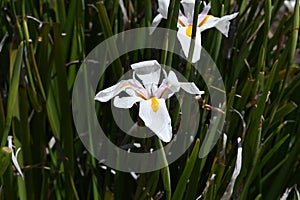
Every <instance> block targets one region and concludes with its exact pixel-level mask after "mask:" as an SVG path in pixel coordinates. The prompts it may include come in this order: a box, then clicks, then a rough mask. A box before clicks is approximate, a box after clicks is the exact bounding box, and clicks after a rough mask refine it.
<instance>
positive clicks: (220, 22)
mask: <svg viewBox="0 0 300 200" xmlns="http://www.w3.org/2000/svg"><path fill="white" fill-rule="evenodd" d="M237 15H238V13H234V14H231V15H225V16H223V17H221V18H219V17H214V16H211V15H208V16H207V20H206V21H205V23H203V24H201V26H200V27H199V30H200V32H202V31H204V30H206V29H209V28H212V27H216V28H217V29H218V30H219V31H220V32H221V33H222V34H223V35H225V36H226V37H228V31H229V25H230V21H229V20H231V19H233V18H235V17H236V16H237Z"/></svg>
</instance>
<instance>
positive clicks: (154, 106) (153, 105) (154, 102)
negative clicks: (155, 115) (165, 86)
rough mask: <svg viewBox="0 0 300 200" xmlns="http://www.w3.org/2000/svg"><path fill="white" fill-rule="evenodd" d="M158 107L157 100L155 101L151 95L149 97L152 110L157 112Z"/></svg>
mask: <svg viewBox="0 0 300 200" xmlns="http://www.w3.org/2000/svg"><path fill="white" fill-rule="evenodd" d="M158 107H159V102H158V101H157V99H156V98H155V97H152V98H151V108H152V110H153V112H157V111H158Z"/></svg>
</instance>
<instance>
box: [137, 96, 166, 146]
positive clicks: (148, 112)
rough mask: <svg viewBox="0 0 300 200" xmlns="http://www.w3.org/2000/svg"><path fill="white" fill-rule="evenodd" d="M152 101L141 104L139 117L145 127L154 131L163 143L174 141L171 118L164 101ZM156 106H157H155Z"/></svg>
mask: <svg viewBox="0 0 300 200" xmlns="http://www.w3.org/2000/svg"><path fill="white" fill-rule="evenodd" d="M155 101H157V102H153V100H152V99H149V100H147V101H141V102H140V111H139V116H140V118H141V119H142V120H143V121H144V123H145V125H146V126H147V127H148V128H149V129H150V130H152V131H153V132H154V133H155V134H156V135H157V136H158V137H159V138H160V139H161V140H162V141H164V142H170V141H171V139H172V126H171V118H170V116H169V112H168V109H167V107H166V103H165V100H164V99H155ZM153 104H156V105H153Z"/></svg>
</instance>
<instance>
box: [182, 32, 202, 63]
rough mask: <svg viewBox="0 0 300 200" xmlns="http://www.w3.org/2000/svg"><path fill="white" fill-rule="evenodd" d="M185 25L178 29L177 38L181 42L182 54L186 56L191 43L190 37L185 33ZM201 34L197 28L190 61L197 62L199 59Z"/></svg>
mask: <svg viewBox="0 0 300 200" xmlns="http://www.w3.org/2000/svg"><path fill="white" fill-rule="evenodd" d="M186 30H187V27H181V28H179V29H178V32H177V38H178V40H179V42H180V44H181V47H182V50H183V53H184V55H185V56H186V57H187V58H188V55H189V49H190V44H191V37H189V36H188V35H187V34H186V32H187V31H186ZM201 48H202V47H201V34H200V31H199V30H198V28H197V31H196V37H195V48H194V52H193V57H192V63H195V62H197V61H198V60H199V59H200V53H201Z"/></svg>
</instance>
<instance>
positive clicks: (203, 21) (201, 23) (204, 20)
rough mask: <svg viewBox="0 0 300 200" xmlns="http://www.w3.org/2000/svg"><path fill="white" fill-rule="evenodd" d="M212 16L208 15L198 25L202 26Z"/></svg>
mask: <svg viewBox="0 0 300 200" xmlns="http://www.w3.org/2000/svg"><path fill="white" fill-rule="evenodd" d="M210 17H212V15H206V17H205V18H204V19H203V20H202V22H200V24H199V25H198V27H201V26H202V25H203V24H205V23H206V22H207V20H208V18H210Z"/></svg>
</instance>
